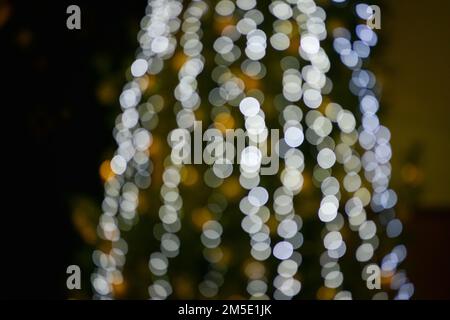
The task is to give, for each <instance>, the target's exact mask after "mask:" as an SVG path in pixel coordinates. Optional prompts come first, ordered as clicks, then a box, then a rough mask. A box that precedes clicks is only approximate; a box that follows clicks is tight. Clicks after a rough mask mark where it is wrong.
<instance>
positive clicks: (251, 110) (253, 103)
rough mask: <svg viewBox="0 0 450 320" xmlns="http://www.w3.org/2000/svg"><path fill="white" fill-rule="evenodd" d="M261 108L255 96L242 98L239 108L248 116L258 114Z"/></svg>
mask: <svg viewBox="0 0 450 320" xmlns="http://www.w3.org/2000/svg"><path fill="white" fill-rule="evenodd" d="M259 109H260V106H259V101H258V100H256V99H255V98H253V97H247V98H244V99H242V101H241V103H240V104H239V110H240V111H241V112H242V114H243V115H244V116H246V117H254V116H256V115H257V114H258V112H259Z"/></svg>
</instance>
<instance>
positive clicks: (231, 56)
mask: <svg viewBox="0 0 450 320" xmlns="http://www.w3.org/2000/svg"><path fill="white" fill-rule="evenodd" d="M236 4H237V6H238V8H239V9H240V10H241V12H243V13H244V14H243V17H242V18H241V19H239V21H238V23H237V24H236V25H234V24H232V23H229V24H228V25H227V26H226V27H225V28H224V29H223V30H222V34H221V36H220V37H219V38H217V39H216V41H215V42H214V49H215V51H216V52H217V53H218V54H217V55H216V62H218V66H217V67H216V68H215V69H214V70H213V73H212V77H213V79H214V81H215V82H216V83H217V85H218V86H217V88H214V89H213V90H212V91H211V92H210V95H209V99H210V101H211V103H212V104H213V105H215V107H214V108H213V110H212V112H211V113H212V116H213V118H216V117H215V115H217V114H221V113H225V114H230V110H229V109H228V108H227V107H225V103H228V104H230V105H231V106H239V110H240V111H241V113H242V114H244V118H245V126H246V128H247V132H244V131H242V130H240V129H239V130H237V131H236V134H237V136H236V138H237V139H238V140H239V139H242V137H243V136H245V135H247V136H248V138H249V139H250V144H257V142H258V139H260V135H261V134H262V135H265V136H266V137H267V132H268V131H267V128H266V127H265V124H264V118H263V117H264V115H263V113H262V117H261V116H260V114H261V112H262V111H260V103H262V101H263V100H264V96H263V94H262V92H261V91H259V90H251V91H250V90H249V91H248V92H247V94H248V95H250V94H252V95H254V96H256V97H257V98H258V99H259V100H258V99H256V98H255V97H253V96H248V97H246V96H245V94H244V89H245V83H244V82H243V81H242V79H240V78H239V76H236V75H235V74H234V73H233V72H231V70H230V69H229V68H228V66H229V65H231V64H233V63H234V62H236V61H237V60H238V59H239V58H240V56H241V50H240V49H239V47H237V46H236V45H235V44H234V42H235V41H238V40H239V38H240V37H241V35H246V36H247V46H246V49H245V54H246V55H247V57H248V59H246V60H244V61H243V62H242V64H241V69H242V71H243V72H244V74H246V75H247V76H249V77H250V78H253V79H261V78H263V77H264V75H265V67H264V65H263V64H262V63H260V62H259V61H258V60H260V59H261V58H262V57H263V56H264V55H265V48H266V44H265V41H266V37H265V34H264V33H263V32H262V30H258V29H257V26H258V25H259V24H261V23H262V22H263V19H264V17H263V15H262V13H261V12H260V11H259V10H257V9H253V8H254V7H255V5H256V1H237V3H236ZM235 12H236V6H235V4H234V3H233V2H231V1H226V0H222V1H220V2H219V3H218V4H217V5H216V13H217V14H218V15H219V16H221V17H224V18H225V19H230V18H232V17H233V16H234V15H235ZM230 20H231V19H230ZM251 34H253V37H257V38H253V40H250V38H251ZM257 115H258V117H256V116H257ZM250 118H251V119H250ZM229 138H230V137H229V136H228V135H227V142H226V147H225V148H226V149H228V148H230V149H231V148H233V150H234V146H233V145H232V143H231V142H230V141H229V140H228V139H229ZM231 138H234V137H231ZM260 140H262V139H260ZM259 142H264V140H262V141H259ZM239 151H240V150H238V153H236V156H237V157H240V158H239V159H237V160H238V162H239V163H240V164H241V166H240V167H241V174H240V177H239V183H240V185H241V186H242V187H243V188H244V189H247V190H250V192H249V195H251V197H252V198H251V201H252V202H253V203H252V202H250V201H249V197H244V198H243V199H241V201H240V203H239V208H240V210H241V211H242V212H243V213H244V214H245V215H246V216H245V217H244V218H243V220H242V223H241V226H242V228H243V229H244V230H245V231H246V232H247V233H249V234H250V235H251V246H252V250H251V254H252V256H253V257H254V258H255V259H256V260H258V262H256V261H255V262H251V263H249V264H248V265H247V267H246V274H247V275H248V277H249V278H250V281H249V283H248V285H247V291H248V293H249V294H250V295H251V298H258V299H262V298H267V296H266V291H267V283H266V280H265V277H264V273H265V266H264V265H263V264H262V263H260V262H259V261H263V260H265V259H267V258H268V257H269V256H270V253H271V250H270V237H269V229H268V227H267V226H266V225H265V224H264V223H265V222H267V220H268V219H269V216H270V213H269V210H268V208H267V207H265V206H264V204H265V203H266V202H267V200H268V193H267V190H265V189H264V188H262V187H258V184H259V181H260V176H259V166H260V164H261V160H262V153H261V151H260V150H259V149H258V148H257V147H255V146H254V145H251V146H250V147H247V148H245V149H244V150H242V153H240V154H239ZM226 154H227V155H228V154H230V155H231V154H233V155H234V153H232V152H231V153H230V152H228V151H227V152H226ZM230 160H231V161H233V159H222V161H225V162H227V163H228V161H230ZM228 164H230V165H231V163H228ZM230 174H231V172H230Z"/></svg>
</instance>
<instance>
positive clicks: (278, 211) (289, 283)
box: [269, 1, 305, 300]
mask: <svg viewBox="0 0 450 320" xmlns="http://www.w3.org/2000/svg"><path fill="white" fill-rule="evenodd" d="M269 11H270V12H271V13H272V15H273V16H275V18H276V20H275V22H274V23H273V25H274V32H273V34H272V36H271V37H270V44H271V46H272V48H273V49H274V50H277V51H285V50H286V49H288V48H289V45H290V38H289V35H291V33H292V25H291V23H290V21H289V19H291V18H292V16H293V10H292V7H291V6H290V4H288V3H286V2H283V1H272V3H271V4H270V5H269ZM280 64H281V67H282V69H283V71H284V72H283V79H282V96H283V98H284V100H285V101H287V103H288V105H286V106H283V110H282V112H281V115H280V118H279V121H280V124H281V125H282V126H283V133H284V137H283V138H282V139H280V140H279V141H278V144H277V148H276V149H277V150H278V152H277V153H278V156H280V157H281V158H283V159H284V169H283V171H282V172H281V176H280V177H281V183H282V185H283V186H282V187H279V188H277V189H276V190H275V192H274V194H273V209H274V211H275V217H276V219H277V220H278V221H279V223H278V225H277V234H278V236H279V237H280V238H282V239H283V240H282V241H280V242H278V243H277V244H276V245H275V247H274V252H273V253H274V256H275V257H276V258H277V259H279V260H280V262H279V263H278V266H277V276H276V277H275V278H274V281H273V285H274V287H275V291H274V294H273V297H274V298H275V299H277V300H287V299H292V298H293V297H294V296H296V295H297V294H298V293H299V292H300V290H301V282H300V281H299V280H297V279H295V278H294V276H295V275H296V274H297V271H298V268H299V266H300V264H301V262H302V256H301V254H300V253H299V252H298V251H294V250H297V249H298V248H300V247H301V246H302V244H303V235H302V233H301V232H300V230H301V227H302V224H303V221H302V218H301V217H300V215H298V214H296V212H295V208H294V203H293V199H294V196H295V195H297V194H298V193H299V192H300V191H301V189H302V187H303V175H302V172H303V170H304V167H305V166H304V155H303V153H302V152H301V151H300V150H299V149H297V148H298V147H300V146H301V145H302V143H303V141H304V135H303V127H302V125H301V123H300V122H301V120H302V117H303V113H302V111H301V109H300V108H299V107H298V106H296V105H295V104H294V103H295V102H298V101H299V100H300V99H301V96H302V89H301V85H302V79H301V74H300V72H299V71H298V70H297V69H298V67H299V65H298V60H297V59H296V58H294V57H286V58H283V59H282V60H281V63H280ZM294 65H295V67H294ZM291 247H292V251H291V250H290V248H291ZM286 248H288V249H289V250H286Z"/></svg>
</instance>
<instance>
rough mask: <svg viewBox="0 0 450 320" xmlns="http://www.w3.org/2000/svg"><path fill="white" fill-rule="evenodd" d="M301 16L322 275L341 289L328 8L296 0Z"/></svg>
mask: <svg viewBox="0 0 450 320" xmlns="http://www.w3.org/2000/svg"><path fill="white" fill-rule="evenodd" d="M297 9H298V10H299V15H298V16H297V17H296V20H297V23H298V26H299V29H300V30H301V38H300V48H299V53H300V56H301V57H302V58H303V59H304V60H306V61H309V62H310V63H311V64H310V65H308V66H305V67H304V68H303V69H302V77H303V79H304V81H305V83H304V85H303V87H302V93H303V102H304V104H305V105H306V106H307V107H308V108H309V109H312V110H310V111H309V112H308V113H307V115H306V118H305V121H306V124H307V125H308V129H307V130H306V139H307V141H308V142H309V143H310V144H312V145H315V146H316V149H317V152H318V153H317V158H316V159H317V166H316V167H315V168H314V172H313V175H314V176H315V177H316V179H317V180H318V182H319V183H320V188H321V192H322V199H321V202H320V207H319V210H318V216H319V219H320V220H321V221H322V222H323V223H325V227H324V230H323V233H322V234H323V244H324V247H325V248H326V249H327V251H325V252H324V253H323V254H322V255H321V257H320V264H321V266H322V272H321V274H322V277H323V278H324V285H325V287H327V288H330V289H333V290H339V288H342V285H343V281H344V275H343V273H342V272H341V270H340V266H339V259H340V258H341V257H342V256H343V255H344V254H345V252H346V244H345V242H344V239H343V237H342V234H341V232H340V229H341V228H342V226H343V223H341V216H340V214H339V213H338V210H339V206H340V205H339V203H340V197H341V194H340V185H339V183H338V180H337V179H336V178H335V177H333V175H332V169H333V167H334V165H335V163H336V154H335V152H334V148H335V142H334V140H333V138H332V137H331V136H330V134H331V132H332V124H331V121H330V120H329V119H327V118H326V117H324V116H323V114H322V113H321V112H320V111H319V110H315V109H317V108H319V106H320V105H321V104H322V102H323V97H322V94H323V92H322V91H324V92H328V91H329V87H330V86H331V81H329V83H328V84H327V78H326V73H327V72H328V71H329V69H330V60H329V58H328V56H327V54H326V52H325V51H324V49H323V48H322V47H321V44H320V43H321V41H322V40H324V39H326V37H327V33H326V28H325V23H324V21H325V20H326V13H325V11H324V10H323V9H322V8H321V7H319V6H318V5H317V4H316V2H315V1H313V0H299V1H297ZM349 296H351V294H350V292H348V291H340V292H339V291H338V293H337V294H336V295H335V297H337V298H347V297H349Z"/></svg>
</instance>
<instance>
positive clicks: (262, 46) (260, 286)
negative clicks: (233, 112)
mask: <svg viewBox="0 0 450 320" xmlns="http://www.w3.org/2000/svg"><path fill="white" fill-rule="evenodd" d="M237 5H238V7H239V8H240V9H241V10H242V12H243V13H244V15H243V17H242V18H241V19H240V20H239V22H238V23H237V29H238V31H239V32H240V33H241V34H242V35H245V37H246V47H245V50H244V52H245V55H246V56H247V59H246V60H245V61H244V62H243V64H242V65H241V68H242V67H243V68H244V69H246V66H247V67H248V66H249V65H252V64H253V65H254V66H255V67H257V68H259V69H262V68H263V67H262V66H263V64H262V62H261V61H260V60H261V59H263V58H264V56H265V55H266V50H267V36H266V34H265V32H264V31H263V30H262V29H259V28H258V25H260V24H261V23H262V22H263V20H264V17H263V16H262V15H261V12H260V11H258V10H257V9H254V8H255V6H256V1H237ZM264 68H265V67H264ZM260 78H264V75H261V77H260ZM263 102H264V95H263V93H262V92H259V94H257V95H255V96H250V92H249V91H247V96H246V97H245V98H243V99H242V100H241V101H240V102H239V111H240V113H241V114H242V116H243V118H244V121H245V130H244V131H245V133H244V134H245V136H246V137H248V139H249V146H247V147H245V148H244V149H243V150H242V153H241V155H240V159H239V160H240V161H239V168H240V178H239V179H240V181H241V184H243V186H244V188H245V189H247V190H249V192H248V194H247V196H244V197H243V198H242V199H241V201H240V203H239V208H240V210H241V212H242V213H243V214H244V218H243V219H242V222H241V226H242V228H243V229H244V230H245V231H246V232H247V233H248V234H249V236H250V239H251V240H250V245H251V250H250V254H251V255H252V257H253V258H254V259H255V260H257V261H260V262H262V261H265V260H267V259H268V258H269V257H270V255H271V253H272V250H271V239H270V229H269V227H268V226H267V225H266V222H267V220H268V218H269V216H270V211H269V209H268V208H267V207H266V206H265V205H266V203H267V202H268V200H269V193H268V191H267V189H266V188H264V187H263V186H262V185H261V170H262V169H261V165H262V164H263V163H264V162H265V161H266V159H267V155H268V154H267V153H268V146H267V143H268V141H269V140H268V134H269V130H268V129H267V127H266V124H265V113H264V111H263V109H262V108H261V104H262V103H263ZM272 152H273V151H272ZM283 249H284V248H282V247H281V246H280V247H279V248H278V249H277V250H279V251H282V250H283ZM287 250H289V248H287ZM277 252H278V251H277ZM280 254H286V253H284V252H283V253H281V252H280ZM257 265H258V264H255V265H254V266H253V267H255V266H257ZM259 266H260V267H259V270H260V272H258V273H256V274H253V275H252V276H251V277H250V279H249V282H248V285H247V291H248V293H249V294H250V298H251V299H268V296H267V293H266V291H267V288H268V286H267V277H266V275H265V269H266V267H265V266H264V264H262V263H261V264H259Z"/></svg>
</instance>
